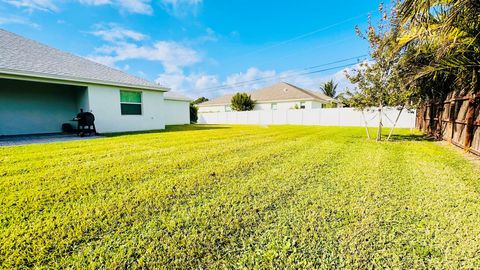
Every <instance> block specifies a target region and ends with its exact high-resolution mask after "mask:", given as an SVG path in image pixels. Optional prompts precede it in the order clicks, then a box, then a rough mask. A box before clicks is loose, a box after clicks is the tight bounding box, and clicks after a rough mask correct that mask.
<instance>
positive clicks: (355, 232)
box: [0, 126, 480, 269]
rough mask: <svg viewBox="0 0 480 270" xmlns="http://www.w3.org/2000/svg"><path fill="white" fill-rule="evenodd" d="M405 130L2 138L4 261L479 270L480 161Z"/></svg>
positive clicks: (206, 130) (198, 130) (195, 130)
mask: <svg viewBox="0 0 480 270" xmlns="http://www.w3.org/2000/svg"><path fill="white" fill-rule="evenodd" d="M398 133H401V134H399V135H398V136H396V141H395V142H391V143H376V142H374V141H366V140H365V135H364V129H363V128H333V127H300V126H271V127H256V126H196V127H195V126H192V127H172V128H169V129H168V130H167V132H157V133H145V134H136V135H135V134H131V135H123V136H116V137H109V138H104V139H98V140H89V141H79V142H69V143H55V144H47V145H30V146H19V147H3V148H0V179H1V180H0V194H1V196H0V268H7V269H10V268H26V267H38V268H70V267H72V268H109V269H112V268H120V269H123V268H149V269H151V268H168V269H171V268H184V269H188V268H190V269H191V268H199V269H204V268H210V269H217V268H248V269H251V268H285V267H287V268H303V269H306V268H310V269H311V268H354V269H358V268H404V269H410V268H439V269H459V268H479V267H480V177H479V175H480V169H479V168H478V167H475V166H476V165H473V164H472V163H471V162H470V161H467V160H466V159H465V158H464V157H463V156H462V154H461V153H459V152H458V151H457V150H454V149H453V148H450V147H445V146H442V145H439V144H438V143H435V142H431V141H425V140H422V138H421V137H420V136H418V134H417V135H415V136H410V135H409V134H410V133H409V131H408V130H403V131H399V132H398ZM372 134H373V132H372Z"/></svg>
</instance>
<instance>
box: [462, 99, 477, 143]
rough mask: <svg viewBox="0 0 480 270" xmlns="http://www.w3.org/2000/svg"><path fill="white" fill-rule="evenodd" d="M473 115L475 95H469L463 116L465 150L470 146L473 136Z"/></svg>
mask: <svg viewBox="0 0 480 270" xmlns="http://www.w3.org/2000/svg"><path fill="white" fill-rule="evenodd" d="M474 115H475V96H473V97H470V98H469V99H468V108H467V114H466V117H465V122H466V123H465V124H466V126H465V128H466V130H465V145H464V147H465V150H468V149H469V148H470V146H472V138H473V117H474Z"/></svg>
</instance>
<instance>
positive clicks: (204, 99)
mask: <svg viewBox="0 0 480 270" xmlns="http://www.w3.org/2000/svg"><path fill="white" fill-rule="evenodd" d="M206 101H208V98H206V97H199V98H197V99H195V100H194V101H193V104H200V103H203V102H206Z"/></svg>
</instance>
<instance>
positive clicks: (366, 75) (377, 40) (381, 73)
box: [346, 5, 414, 141]
mask: <svg viewBox="0 0 480 270" xmlns="http://www.w3.org/2000/svg"><path fill="white" fill-rule="evenodd" d="M379 10H380V13H381V15H382V19H381V20H380V23H379V24H378V25H377V26H376V27H375V26H374V25H373V24H372V22H371V19H370V18H369V21H368V29H367V30H366V31H365V33H363V32H362V31H361V30H360V29H359V28H358V27H357V28H356V31H357V34H358V35H359V36H360V37H361V38H363V39H365V40H367V41H368V42H369V44H370V56H371V58H372V59H373V61H371V62H364V63H362V64H360V65H359V67H358V68H356V69H354V70H353V72H352V74H346V76H347V78H348V79H349V80H350V82H352V83H353V84H355V85H356V88H355V91H354V92H353V93H352V92H349V93H347V94H348V95H349V96H350V98H349V101H350V103H351V104H350V105H352V106H353V107H356V108H359V109H361V110H362V112H363V111H364V110H365V109H367V110H368V109H370V108H373V107H376V108H377V110H378V130H377V137H376V140H377V141H381V140H382V127H383V110H384V108H385V107H387V106H388V107H398V108H399V114H398V116H397V118H396V121H395V123H394V125H393V127H392V129H391V131H390V134H389V136H388V139H387V140H389V139H390V137H391V135H392V133H393V130H394V128H395V126H396V123H397V122H398V119H399V117H400V114H401V113H402V111H403V109H404V108H405V107H406V106H408V107H410V105H411V104H412V99H413V97H414V92H413V90H412V89H411V88H407V87H405V86H404V85H403V84H402V82H401V79H400V76H399V70H398V60H399V58H400V56H401V54H400V52H399V51H396V50H395V49H394V48H395V46H396V40H397V36H398V32H399V24H398V18H397V16H396V13H395V12H394V11H395V10H393V12H392V13H391V14H388V13H387V12H386V11H385V9H384V8H383V5H380V7H379ZM367 136H368V137H370V135H369V134H368V128H367Z"/></svg>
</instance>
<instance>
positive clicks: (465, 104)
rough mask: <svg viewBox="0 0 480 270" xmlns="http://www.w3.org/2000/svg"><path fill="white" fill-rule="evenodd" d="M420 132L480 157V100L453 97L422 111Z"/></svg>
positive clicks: (470, 95)
mask: <svg viewBox="0 0 480 270" xmlns="http://www.w3.org/2000/svg"><path fill="white" fill-rule="evenodd" d="M417 128H419V129H421V130H423V131H424V132H426V133H428V134H431V135H433V136H436V137H437V138H439V139H444V140H446V141H449V142H451V143H453V144H455V145H457V146H459V147H461V148H463V149H465V150H468V151H470V152H472V153H474V154H477V155H480V96H478V95H474V94H468V95H464V96H460V97H458V96H455V95H454V94H450V95H449V96H447V98H446V99H445V100H442V101H440V102H430V103H427V104H425V106H424V107H423V108H421V109H420V110H419V113H418V115H417Z"/></svg>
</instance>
